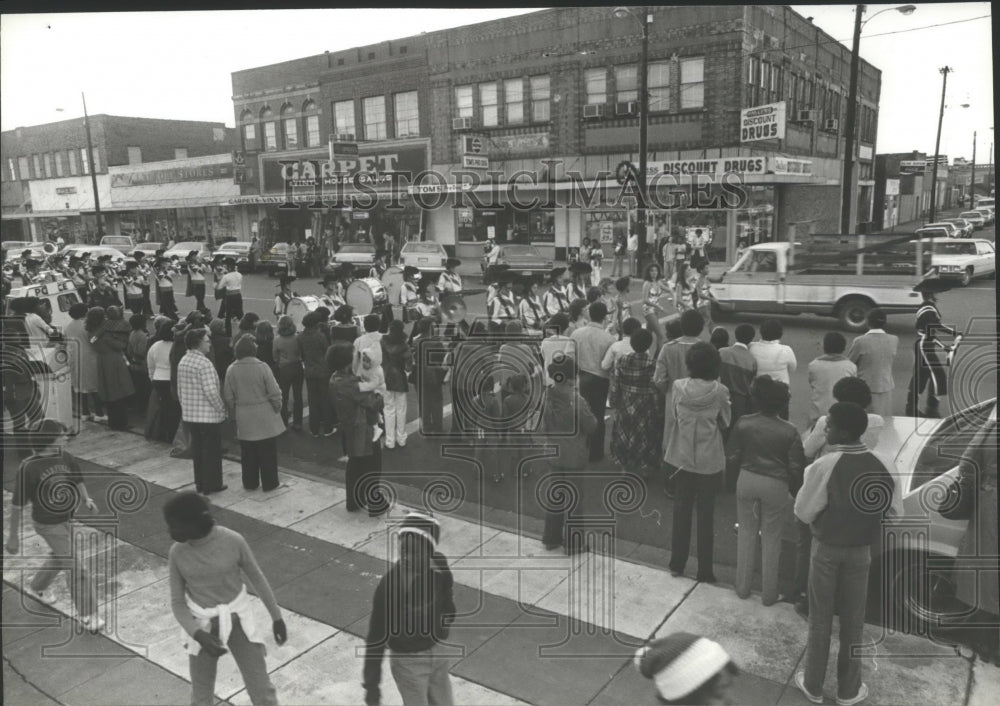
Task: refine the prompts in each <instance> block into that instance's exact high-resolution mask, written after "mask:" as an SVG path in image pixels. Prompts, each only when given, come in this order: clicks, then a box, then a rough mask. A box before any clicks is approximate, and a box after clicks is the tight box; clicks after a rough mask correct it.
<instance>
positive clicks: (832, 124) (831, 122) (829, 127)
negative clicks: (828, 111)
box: [823, 118, 840, 132]
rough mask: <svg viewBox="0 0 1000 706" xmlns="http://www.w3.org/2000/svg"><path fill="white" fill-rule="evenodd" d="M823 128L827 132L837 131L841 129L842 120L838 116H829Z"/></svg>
mask: <svg viewBox="0 0 1000 706" xmlns="http://www.w3.org/2000/svg"><path fill="white" fill-rule="evenodd" d="M823 129H824V130H826V131H827V132H837V131H838V130H840V121H839V120H837V119H836V118H827V119H826V121H824V123H823Z"/></svg>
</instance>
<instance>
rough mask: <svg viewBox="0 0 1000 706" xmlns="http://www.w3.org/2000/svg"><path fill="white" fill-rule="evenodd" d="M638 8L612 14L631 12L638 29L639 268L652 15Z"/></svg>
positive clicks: (642, 249) (643, 247) (643, 248)
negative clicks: (635, 10) (639, 38)
mask: <svg viewBox="0 0 1000 706" xmlns="http://www.w3.org/2000/svg"><path fill="white" fill-rule="evenodd" d="M639 11H640V12H641V13H642V16H641V17H640V16H638V15H637V14H636V13H635V12H634V11H633V10H632V9H630V8H628V7H616V8H615V9H614V11H613V12H612V14H613V15H614V16H615V17H616V18H618V19H622V18H623V17H626V16H631V17H632V19H634V20H635V21H636V22H638V23H639V27H640V29H641V31H642V51H641V53H640V55H639V175H638V179H639V203H638V204H637V208H636V223H635V225H636V236H637V238H638V241H639V249H638V250H637V251H636V254H635V261H636V269H637V270H638V271H639V272H641V271H642V265H643V261H644V259H645V257H646V205H647V204H648V203H649V200H648V198H647V194H648V189H647V187H646V169H647V164H646V152H647V147H648V135H647V131H648V128H649V93H648V92H647V85H646V78H647V76H646V74H647V72H648V69H647V64H648V61H649V24H650V23H651V22H652V21H653V16H652V15H651V14H650V13H649V8H646V7H641V8H639Z"/></svg>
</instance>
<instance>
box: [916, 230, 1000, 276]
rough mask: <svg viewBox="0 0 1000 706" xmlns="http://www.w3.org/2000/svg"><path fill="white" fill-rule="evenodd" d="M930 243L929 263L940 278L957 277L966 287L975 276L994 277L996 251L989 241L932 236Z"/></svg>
mask: <svg viewBox="0 0 1000 706" xmlns="http://www.w3.org/2000/svg"><path fill="white" fill-rule="evenodd" d="M931 243H932V244H933V248H934V250H933V255H932V256H931V263H932V264H933V265H934V266H935V267H937V270H938V276H939V277H941V279H957V280H959V281H960V282H961V283H962V286H963V287H966V286H968V285H969V283H971V282H972V280H973V279H974V278H976V277H996V273H997V263H996V252H995V251H994V249H993V243H991V242H990V241H988V240H958V241H956V240H950V239H941V238H934V239H933V240H932V241H931Z"/></svg>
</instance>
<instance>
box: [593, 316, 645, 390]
mask: <svg viewBox="0 0 1000 706" xmlns="http://www.w3.org/2000/svg"><path fill="white" fill-rule="evenodd" d="M641 328H642V322H641V321H639V319H636V318H633V317H629V318H627V319H625V321H624V322H623V323H622V333H623V334H624V338H622V339H621V340H618V341H615V342H614V343H612V344H611V346H610V347H609V348H608V352H607V353H605V354H604V358H603V359H602V360H601V368H602V369H603V370H604V371H605V372H607V373H609V374H612V373H614V369H615V363H617V362H618V361H619V360H621V359H622V358H623V357H625V356H627V355H628V354H629V353H635V350H634V349H633V348H632V340H631V339H632V334H633V333H635V332H636V331H638V330H639V329H641ZM612 377H613V375H612Z"/></svg>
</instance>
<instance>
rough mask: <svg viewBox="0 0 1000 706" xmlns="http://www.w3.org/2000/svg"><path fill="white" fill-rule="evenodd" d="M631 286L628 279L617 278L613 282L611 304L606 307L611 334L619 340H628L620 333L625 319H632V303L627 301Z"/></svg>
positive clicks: (630, 281)
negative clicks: (613, 288) (613, 289)
mask: <svg viewBox="0 0 1000 706" xmlns="http://www.w3.org/2000/svg"><path fill="white" fill-rule="evenodd" d="M631 284H632V280H630V279H629V278H628V277H619V278H618V279H617V280H615V282H614V286H615V292H614V295H613V296H612V298H611V303H610V305H609V306H608V312H609V314H608V316H609V318H610V322H609V323H610V324H611V326H612V328H611V332H612V333H613V334H615V335H616V336H617V337H618V339H619V340H621V339H623V338H628V336H626V335H625V334H624V332H623V331H622V324H623V323H624V322H625V319H628V318H631V317H632V302H630V301H629V298H628V294H629V287H630V285H631Z"/></svg>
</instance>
